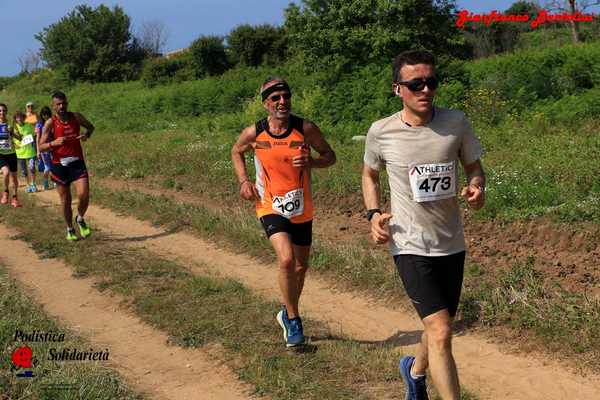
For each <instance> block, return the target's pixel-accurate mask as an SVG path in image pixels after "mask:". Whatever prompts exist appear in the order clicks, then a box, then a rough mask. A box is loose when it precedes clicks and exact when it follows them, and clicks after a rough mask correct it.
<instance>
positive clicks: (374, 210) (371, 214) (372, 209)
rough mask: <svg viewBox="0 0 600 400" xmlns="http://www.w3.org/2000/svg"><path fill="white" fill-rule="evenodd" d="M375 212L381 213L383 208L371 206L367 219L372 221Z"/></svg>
mask: <svg viewBox="0 0 600 400" xmlns="http://www.w3.org/2000/svg"><path fill="white" fill-rule="evenodd" d="M375 214H381V210H380V209H379V208H371V209H370V210H367V221H371V219H372V218H373V215H375Z"/></svg>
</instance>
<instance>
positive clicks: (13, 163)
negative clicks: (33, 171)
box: [0, 153, 17, 172]
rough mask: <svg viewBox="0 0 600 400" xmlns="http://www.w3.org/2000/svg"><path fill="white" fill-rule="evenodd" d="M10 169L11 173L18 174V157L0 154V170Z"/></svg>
mask: <svg viewBox="0 0 600 400" xmlns="http://www.w3.org/2000/svg"><path fill="white" fill-rule="evenodd" d="M4 166H7V167H8V170H9V171H10V172H17V155H16V154H15V153H11V154H0V169H2V168H4Z"/></svg>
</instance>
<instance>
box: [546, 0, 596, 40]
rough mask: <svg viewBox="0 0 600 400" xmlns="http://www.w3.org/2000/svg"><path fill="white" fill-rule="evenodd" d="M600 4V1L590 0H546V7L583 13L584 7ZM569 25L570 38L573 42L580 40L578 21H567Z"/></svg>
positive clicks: (572, 12) (571, 12)
mask: <svg viewBox="0 0 600 400" xmlns="http://www.w3.org/2000/svg"><path fill="white" fill-rule="evenodd" d="M597 5H600V1H598V0H596V1H591V0H579V1H577V0H549V1H547V2H546V8H548V9H550V10H555V11H561V12H567V13H570V14H575V13H576V12H580V13H584V12H585V10H586V9H588V8H589V7H592V6H597ZM569 25H570V26H571V38H572V40H573V43H578V42H581V30H580V28H579V21H575V20H571V21H569Z"/></svg>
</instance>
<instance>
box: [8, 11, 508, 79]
mask: <svg viewBox="0 0 600 400" xmlns="http://www.w3.org/2000/svg"><path fill="white" fill-rule="evenodd" d="M514 1H516V0H496V1H492V0H479V1H477V0H458V1H457V3H458V5H459V8H460V9H467V10H469V11H471V12H487V11H491V10H498V11H503V10H505V9H506V8H508V7H509V6H510V5H511V4H512V3H513V2H514ZM295 2H296V3H299V2H300V1H299V0H296V1H295ZM82 3H85V4H88V5H90V6H92V7H97V6H98V5H99V4H102V3H103V4H106V5H108V6H110V7H112V6H113V5H116V4H118V5H120V6H121V7H123V9H124V10H125V12H126V13H127V15H129V17H130V18H131V20H132V23H133V28H134V31H135V29H136V27H139V26H140V25H142V24H143V23H144V22H150V21H160V22H162V23H163V24H164V25H165V26H166V27H167V29H168V31H169V36H168V38H169V40H168V42H167V44H166V46H165V50H167V51H168V50H174V49H179V48H182V47H187V45H189V44H190V43H191V42H192V41H193V40H194V39H195V38H197V37H198V36H200V35H207V34H218V35H226V34H227V33H228V32H230V31H231V30H232V29H233V28H234V27H236V26H238V25H240V24H252V25H256V24H262V23H269V24H274V25H279V24H281V23H282V22H283V11H284V9H285V8H286V7H287V5H288V4H289V3H290V0H167V1H165V0H120V1H112V0H105V1H100V0H92V1H89V0H88V1H85V2H83V1H74V0H51V1H35V2H33V3H25V2H23V1H22V0H0V24H1V25H2V32H3V40H2V52H1V53H0V54H1V55H0V76H10V75H14V74H16V73H18V72H19V65H18V63H17V58H18V57H20V56H23V55H24V54H25V53H26V52H27V51H28V50H37V49H38V48H39V42H38V41H37V40H36V39H35V38H34V35H35V34H36V33H38V32H40V31H41V30H42V29H43V28H44V27H46V26H48V25H50V24H52V23H55V22H57V21H58V20H60V18H62V17H63V16H65V15H66V14H68V13H69V12H70V11H72V10H73V8H74V7H75V6H76V5H78V4H82ZM24 4H27V5H26V6H25V7H24ZM29 4H33V7H32V8H29Z"/></svg>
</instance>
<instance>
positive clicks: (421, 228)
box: [362, 50, 485, 400]
mask: <svg viewBox="0 0 600 400" xmlns="http://www.w3.org/2000/svg"><path fill="white" fill-rule="evenodd" d="M392 75H393V82H392V90H393V92H394V94H395V95H397V96H398V97H400V98H401V99H402V103H403V109H402V110H401V111H399V112H397V113H396V114H393V115H391V116H389V117H387V118H384V119H381V120H379V121H376V122H375V123H373V125H371V128H370V129H369V132H368V134H367V139H366V143H365V156H364V165H363V172H362V190H363V197H364V201H365V206H366V208H367V210H368V211H367V218H368V219H369V221H370V223H371V236H372V238H373V240H374V241H375V242H376V243H378V244H384V243H387V242H390V250H391V253H392V256H393V257H394V261H395V264H396V267H397V269H398V272H399V274H400V277H401V278H402V282H403V284H404V287H405V290H406V293H407V295H408V297H409V298H410V299H411V300H412V302H413V305H414V307H415V308H416V310H417V313H418V314H419V317H420V318H421V320H422V322H423V326H424V331H423V335H422V339H421V343H420V345H419V347H418V349H417V352H416V354H415V357H412V356H408V357H403V358H402V359H401V360H400V372H401V374H402V377H403V379H404V382H405V384H406V390H407V397H406V398H407V399H412V400H423V399H428V397H427V390H426V383H425V373H426V370H427V369H428V368H429V370H430V373H431V376H432V378H433V381H434V384H435V386H436V389H437V391H438V393H439V394H440V396H441V398H442V399H444V400H458V399H459V398H460V387H459V381H458V374H457V370H456V364H455V362H454V357H453V356H452V345H451V340H452V320H453V318H454V316H455V315H456V310H457V308H458V303H459V299H460V292H461V288H462V280H463V270H464V260H465V240H464V234H463V225H462V220H461V215H460V209H459V205H458V200H457V192H458V189H459V186H460V184H459V182H458V168H459V166H458V164H459V163H460V164H462V166H463V168H464V171H465V175H466V177H467V185H466V186H465V187H464V188H463V189H462V191H461V195H462V196H463V197H464V198H465V200H466V202H467V204H468V205H469V206H470V207H471V208H473V209H475V210H478V209H480V208H481V207H483V205H484V201H485V175H484V172H483V168H482V166H481V162H480V160H479V159H480V157H481V154H482V150H481V145H480V143H479V140H478V139H477V138H476V137H475V135H474V134H473V131H472V129H471V125H470V123H469V121H468V119H467V118H466V116H465V114H464V113H463V112H461V111H458V110H449V109H444V108H439V107H434V105H433V99H434V96H435V93H436V88H437V86H438V80H437V78H436V75H435V59H434V57H433V55H432V54H430V53H429V52H427V51H423V50H411V51H406V52H404V53H401V54H400V55H399V56H398V57H396V59H395V60H394V63H393V66H392ZM381 168H385V169H386V171H387V174H388V180H389V185H390V194H391V214H388V213H385V212H383V211H381V210H380V207H381V205H380V194H379V193H380V190H379V171H380V170H381ZM388 224H389V226H388Z"/></svg>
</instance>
